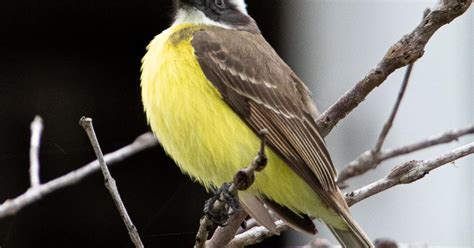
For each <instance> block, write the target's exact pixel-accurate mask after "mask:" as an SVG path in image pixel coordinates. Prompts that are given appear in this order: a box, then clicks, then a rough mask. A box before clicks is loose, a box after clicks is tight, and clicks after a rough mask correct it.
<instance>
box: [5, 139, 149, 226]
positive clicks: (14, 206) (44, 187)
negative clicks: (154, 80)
mask: <svg viewBox="0 0 474 248" xmlns="http://www.w3.org/2000/svg"><path fill="white" fill-rule="evenodd" d="M157 145H158V141H157V140H156V138H155V136H154V135H153V134H152V133H145V134H143V135H141V136H139V137H138V138H137V139H136V140H135V141H134V142H133V143H132V144H130V145H127V146H125V147H123V148H121V149H119V150H117V151H114V152H112V153H109V154H107V155H105V156H104V160H105V162H107V163H108V164H114V163H117V162H120V161H123V160H125V159H127V158H129V157H131V156H133V155H135V154H137V153H139V152H141V151H143V150H146V149H148V148H151V147H154V146H157ZM99 168H100V166H99V162H98V161H97V160H96V161H93V162H91V163H89V164H87V165H85V166H83V167H81V168H80V169H78V170H75V171H72V172H69V173H68V174H66V175H64V176H61V177H59V178H56V179H54V180H52V181H50V182H48V183H44V184H41V185H40V186H38V187H36V188H30V189H28V190H27V191H26V192H25V193H24V194H22V195H20V196H18V197H17V198H15V199H12V200H7V201H5V202H4V203H3V204H1V205H0V219H1V218H4V217H6V216H11V215H14V214H16V213H18V212H19V211H20V210H22V209H23V208H24V207H26V206H28V205H30V204H32V203H34V202H36V201H39V200H41V199H42V198H43V197H44V196H45V195H48V194H51V193H53V192H55V191H57V190H59V189H62V188H65V187H68V186H71V185H74V184H77V183H79V182H80V181H81V180H83V179H84V178H86V177H87V176H89V175H91V174H92V173H94V172H96V171H97V170H99Z"/></svg>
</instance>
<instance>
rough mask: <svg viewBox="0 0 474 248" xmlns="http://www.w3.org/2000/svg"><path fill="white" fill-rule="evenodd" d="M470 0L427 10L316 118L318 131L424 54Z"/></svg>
mask: <svg viewBox="0 0 474 248" xmlns="http://www.w3.org/2000/svg"><path fill="white" fill-rule="evenodd" d="M471 3H472V0H441V1H439V2H438V4H437V6H436V7H435V8H433V10H432V11H430V12H427V13H426V17H425V18H423V21H422V22H421V24H420V25H418V27H416V28H415V29H414V30H413V31H412V32H411V33H410V34H408V35H405V36H404V37H403V38H402V39H401V40H400V41H398V42H397V43H396V44H395V45H393V46H392V47H391V48H390V49H389V50H388V52H387V54H386V55H385V56H384V58H383V59H382V61H380V62H379V63H378V64H377V65H376V66H375V68H374V69H372V70H371V71H370V72H369V73H368V74H367V76H365V78H364V79H362V80H361V81H360V82H358V83H357V84H356V85H355V86H354V87H353V88H352V89H350V90H349V91H348V92H346V93H345V94H344V95H343V96H342V97H341V98H340V99H339V100H338V101H337V102H336V103H335V104H334V105H332V106H331V107H329V109H328V110H326V111H325V112H324V113H322V114H321V115H320V116H319V118H318V119H317V123H318V126H319V129H320V131H321V134H322V135H323V136H327V135H328V134H329V133H330V132H331V130H332V129H333V128H334V127H335V126H336V125H337V123H338V122H339V121H340V120H342V119H343V118H345V117H346V116H347V115H348V114H349V113H350V112H352V110H354V109H355V108H356V107H357V106H359V104H360V103H362V102H363V101H364V100H365V98H366V97H367V96H368V95H369V94H370V92H372V91H373V90H374V89H375V88H376V87H378V86H380V85H381V84H382V83H383V82H384V81H385V80H386V79H387V77H388V76H389V75H390V74H392V73H393V72H394V71H395V70H397V69H399V68H401V67H404V66H406V65H409V64H412V63H414V62H415V61H417V60H418V59H419V58H421V57H422V56H423V54H424V49H425V47H426V44H427V43H428V41H429V40H430V38H431V37H432V36H433V34H434V33H435V32H436V31H437V30H438V29H440V28H441V27H442V26H444V25H446V24H448V23H450V22H451V21H452V20H454V19H455V18H456V17H458V16H460V15H462V14H463V13H464V12H466V11H467V9H469V6H470V5H471Z"/></svg>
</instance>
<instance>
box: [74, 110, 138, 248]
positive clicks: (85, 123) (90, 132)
mask: <svg viewBox="0 0 474 248" xmlns="http://www.w3.org/2000/svg"><path fill="white" fill-rule="evenodd" d="M79 124H80V125H81V126H82V128H84V130H85V131H86V133H87V136H88V137H89V140H90V142H91V144H92V148H93V149H94V152H95V155H96V156H97V159H98V160H99V165H100V168H101V170H102V174H103V175H104V181H105V187H106V188H107V189H108V190H109V193H110V195H111V196H112V199H113V200H114V203H115V206H116V207H117V209H118V211H119V213H120V216H121V217H122V220H123V222H124V223H125V226H126V227H127V230H128V234H129V235H130V239H131V240H132V242H133V244H135V247H137V248H143V247H144V246H143V243H142V241H141V239H140V235H139V234H138V231H137V228H136V227H135V225H134V224H133V222H132V219H131V218H130V216H129V215H128V211H127V208H126V207H125V204H124V203H123V201H122V197H120V193H119V191H118V188H117V183H116V182H115V179H114V178H113V177H112V174H110V171H109V168H108V167H107V164H106V162H105V159H104V154H103V153H102V149H101V148H100V144H99V140H98V139H97V136H96V134H95V130H94V126H93V124H92V119H91V118H86V117H82V118H81V120H80V121H79Z"/></svg>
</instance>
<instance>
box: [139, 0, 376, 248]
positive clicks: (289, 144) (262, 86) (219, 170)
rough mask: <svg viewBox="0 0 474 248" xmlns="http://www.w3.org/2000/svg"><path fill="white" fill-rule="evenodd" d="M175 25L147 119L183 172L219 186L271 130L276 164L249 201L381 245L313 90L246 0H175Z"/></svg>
mask: <svg viewBox="0 0 474 248" xmlns="http://www.w3.org/2000/svg"><path fill="white" fill-rule="evenodd" d="M173 4H174V9H175V14H174V21H173V22H172V24H171V26H170V27H169V28H168V29H166V30H164V31H163V32H161V33H160V34H159V35H157V36H156V37H155V38H154V39H153V40H152V41H151V43H150V44H149V45H148V47H147V52H146V54H145V56H144V57H143V59H142V68H141V91H142V102H143V106H144V111H145V113H146V117H147V121H148V123H149V125H150V127H151V129H152V131H153V133H154V134H155V136H156V137H157V138H158V140H159V141H160V144H161V145H162V147H163V148H164V150H165V151H166V153H167V154H168V155H169V156H170V157H171V158H172V159H173V160H174V161H175V162H176V164H177V165H178V166H179V168H180V169H181V171H182V172H183V173H185V174H187V175H189V176H190V177H191V178H192V179H193V180H195V181H197V182H199V183H201V184H202V185H203V186H204V187H205V188H206V189H207V190H209V191H211V190H213V189H215V188H218V187H220V186H221V185H223V184H224V183H225V182H229V181H232V179H233V177H234V174H235V173H236V172H237V171H238V170H239V169H242V168H243V167H245V166H246V165H248V164H249V162H251V161H252V160H253V158H254V156H255V154H256V152H257V151H258V150H259V146H260V142H261V139H262V137H261V135H260V133H259V132H260V131H261V130H264V129H266V130H268V134H267V135H266V140H267V146H268V149H267V160H268V165H267V166H266V168H265V169H264V170H263V171H262V172H259V173H257V174H256V176H255V181H254V183H253V184H252V186H251V187H250V188H249V189H248V190H246V191H241V192H239V194H238V198H239V201H240V204H242V206H243V208H244V209H245V210H246V211H247V212H248V213H249V215H250V216H251V217H253V218H255V219H256V220H257V221H258V222H259V223H260V224H261V225H263V226H265V227H267V228H268V229H269V230H270V231H272V232H277V231H275V225H274V220H273V217H272V216H271V215H270V214H269V213H268V211H267V208H269V209H271V210H272V211H273V212H274V213H276V214H277V215H278V216H279V217H280V218H281V219H283V220H284V221H285V222H286V223H287V224H288V225H289V226H290V227H292V228H293V229H295V230H298V231H302V232H306V233H311V234H316V233H317V230H316V227H315V225H314V222H313V219H318V220H320V221H322V222H323V223H325V224H326V225H327V226H328V227H329V229H330V230H331V231H332V233H333V234H334V235H335V237H336V238H337V240H338V241H339V242H340V243H341V245H343V246H344V247H351V248H358V247H364V248H365V247H373V244H372V242H371V240H370V239H369V237H368V236H367V235H366V234H365V232H364V231H363V230H362V228H361V227H360V226H359V225H358V224H357V222H356V221H355V220H354V219H353V217H352V215H351V213H350V211H349V207H348V205H347V204H346V202H345V200H344V197H343V195H342V192H341V190H340V189H339V188H338V186H337V182H336V170H335V168H334V165H333V162H332V160H331V157H330V154H329V152H328V150H327V148H326V145H325V141H324V139H323V137H322V136H321V134H320V131H319V129H318V126H317V124H316V121H315V118H317V116H318V115H319V112H318V109H317V108H316V106H315V104H314V102H313V100H312V95H311V92H310V90H309V88H308V87H307V86H306V85H305V84H304V83H303V81H302V80H301V79H300V78H299V77H298V76H297V75H296V74H295V72H294V71H293V70H292V69H291V68H290V67H289V66H288V65H287V64H286V63H285V62H284V61H283V60H282V59H281V58H280V56H279V55H278V54H277V52H276V51H275V50H274V49H273V48H272V46H271V45H270V44H269V43H268V42H267V41H266V40H265V38H264V37H263V35H262V33H261V31H260V29H259V27H258V25H257V23H256V21H255V20H254V19H253V18H252V17H251V16H250V15H249V14H248V11H247V5H246V2H245V0H173Z"/></svg>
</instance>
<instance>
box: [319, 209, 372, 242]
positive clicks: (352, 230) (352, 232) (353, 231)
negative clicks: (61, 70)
mask: <svg viewBox="0 0 474 248" xmlns="http://www.w3.org/2000/svg"><path fill="white" fill-rule="evenodd" d="M343 218H344V220H345V221H346V223H347V226H348V230H339V229H335V228H333V227H330V226H328V227H329V229H330V230H331V232H332V233H333V234H334V236H336V238H337V240H338V241H339V243H341V245H342V247H346V248H373V247H374V245H373V244H372V241H370V239H369V237H368V236H367V234H365V233H364V231H363V230H362V228H361V227H360V226H359V225H358V224H357V222H355V220H354V219H353V218H352V217H351V216H349V215H348V214H346V215H345V216H343Z"/></svg>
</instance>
